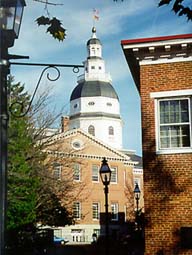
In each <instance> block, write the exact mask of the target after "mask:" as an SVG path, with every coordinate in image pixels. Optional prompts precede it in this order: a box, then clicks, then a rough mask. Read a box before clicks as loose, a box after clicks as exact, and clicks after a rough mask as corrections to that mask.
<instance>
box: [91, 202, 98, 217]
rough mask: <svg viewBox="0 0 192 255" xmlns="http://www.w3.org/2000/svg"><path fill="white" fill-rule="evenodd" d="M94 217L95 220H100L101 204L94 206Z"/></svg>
mask: <svg viewBox="0 0 192 255" xmlns="http://www.w3.org/2000/svg"><path fill="white" fill-rule="evenodd" d="M92 216H93V220H99V203H93V204H92Z"/></svg>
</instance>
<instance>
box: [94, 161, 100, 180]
mask: <svg viewBox="0 0 192 255" xmlns="http://www.w3.org/2000/svg"><path fill="white" fill-rule="evenodd" d="M96 168H97V173H96ZM92 182H99V166H97V165H95V164H93V165H92Z"/></svg>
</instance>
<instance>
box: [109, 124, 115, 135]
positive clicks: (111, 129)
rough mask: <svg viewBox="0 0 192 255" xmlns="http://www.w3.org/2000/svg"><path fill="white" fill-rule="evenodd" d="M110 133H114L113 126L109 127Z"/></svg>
mask: <svg viewBox="0 0 192 255" xmlns="http://www.w3.org/2000/svg"><path fill="white" fill-rule="evenodd" d="M109 135H114V129H113V127H112V126H110V127H109Z"/></svg>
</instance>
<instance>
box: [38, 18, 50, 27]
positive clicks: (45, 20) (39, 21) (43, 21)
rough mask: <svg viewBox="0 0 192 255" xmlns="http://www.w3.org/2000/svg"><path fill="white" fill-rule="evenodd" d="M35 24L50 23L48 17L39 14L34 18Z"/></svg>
mask: <svg viewBox="0 0 192 255" xmlns="http://www.w3.org/2000/svg"><path fill="white" fill-rule="evenodd" d="M36 22H37V24H38V25H39V26H40V25H49V24H50V19H49V18H48V17H45V16H41V17H39V18H37V19H36Z"/></svg>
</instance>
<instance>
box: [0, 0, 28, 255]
mask: <svg viewBox="0 0 192 255" xmlns="http://www.w3.org/2000/svg"><path fill="white" fill-rule="evenodd" d="M24 6H25V1H24V0H1V1H0V40H1V41H0V44H1V45H0V255H4V254H5V219H6V204H7V129H8V119H9V117H8V111H7V75H8V74H9V65H10V63H9V59H10V57H9V54H8V48H10V47H12V46H13V45H14V40H15V39H16V38H18V35H19V30H20V25H21V20H22V15H23V9H24Z"/></svg>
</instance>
